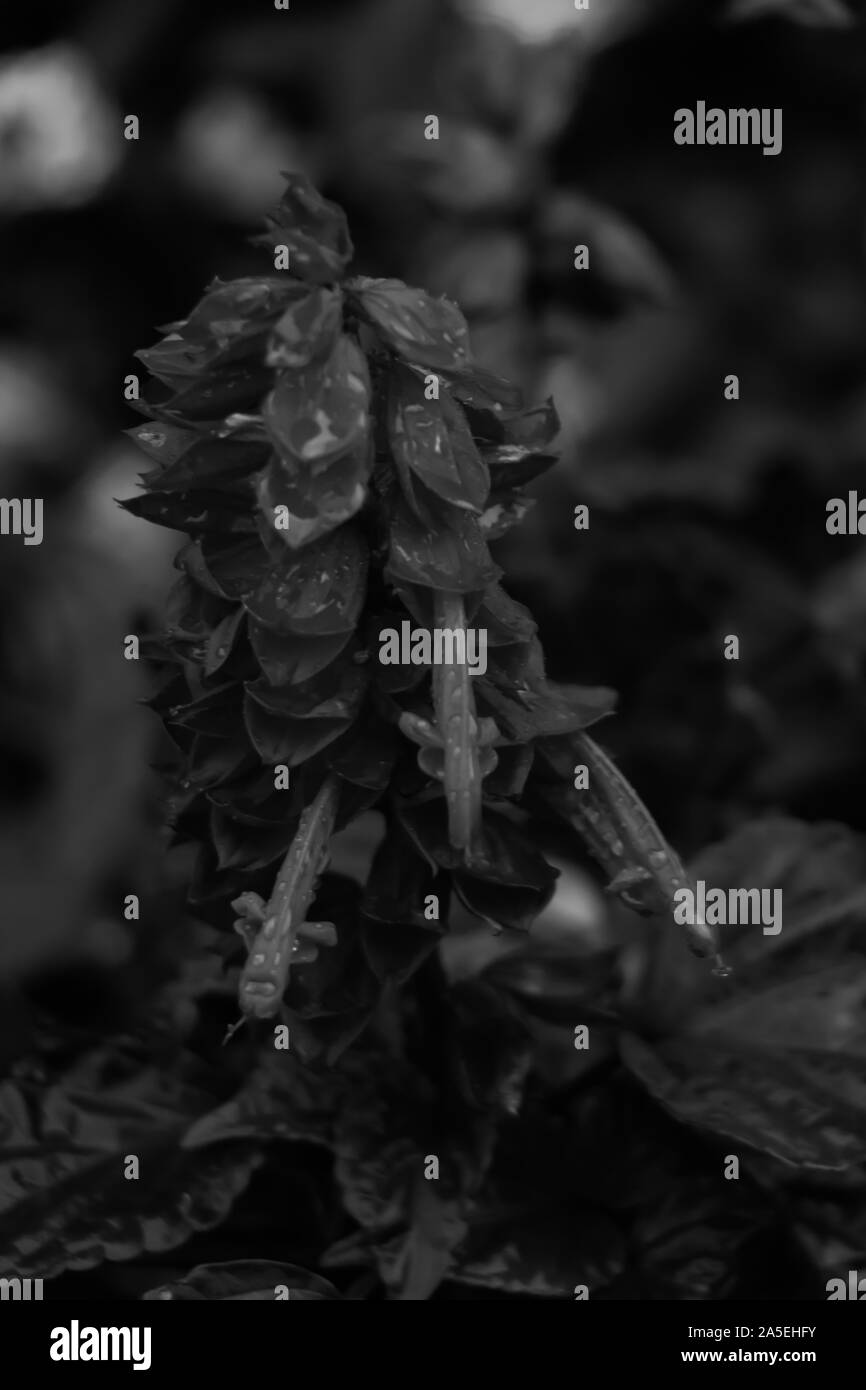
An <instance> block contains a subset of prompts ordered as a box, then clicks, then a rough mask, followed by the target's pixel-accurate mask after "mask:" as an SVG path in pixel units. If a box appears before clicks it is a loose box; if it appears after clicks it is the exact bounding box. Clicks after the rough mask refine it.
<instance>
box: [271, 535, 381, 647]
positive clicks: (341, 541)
mask: <svg viewBox="0 0 866 1390" xmlns="http://www.w3.org/2000/svg"><path fill="white" fill-rule="evenodd" d="M367 566H368V552H367V547H366V544H365V542H364V540H363V539H362V537H361V534H360V532H359V531H357V530H355V529H354V528H353V527H352V526H350V525H347V526H342V527H341V528H340V529H339V530H338V531H335V532H333V533H331V534H330V535H328V536H327V537H323V538H322V540H321V542H320V543H319V545H317V546H316V548H315V550H312V549H307V550H301V551H298V552H296V553H295V554H289V555H287V556H286V558H285V561H284V562H283V563H282V564H281V565H278V566H276V565H275V566H273V567H272V568H271V569H270V570H269V571H268V572H267V574H266V575H265V578H264V579H263V580H262V582H261V584H260V585H259V587H258V589H257V590H256V592H255V593H254V594H251V595H249V596H247V597H246V598H245V599H244V606H245V607H246V609H247V612H248V613H249V614H250V616H251V617H253V618H255V619H256V620H257V621H258V622H259V623H261V624H262V625H263V626H264V627H266V628H269V629H270V630H271V631H272V632H275V633H277V634H278V635H279V636H282V637H286V636H289V635H290V634H297V635H298V636H299V637H332V636H335V635H336V634H338V633H348V632H352V631H353V630H354V628H355V626H356V625H357V622H358V618H359V616H360V613H361V609H362V606H363V603H364V595H365V589H366V580H367Z"/></svg>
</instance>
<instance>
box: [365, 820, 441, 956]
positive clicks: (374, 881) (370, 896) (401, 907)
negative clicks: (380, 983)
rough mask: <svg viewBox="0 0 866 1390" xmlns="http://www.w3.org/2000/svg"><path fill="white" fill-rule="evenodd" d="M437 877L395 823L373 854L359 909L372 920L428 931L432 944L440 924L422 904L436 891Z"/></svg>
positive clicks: (428, 938)
mask: <svg viewBox="0 0 866 1390" xmlns="http://www.w3.org/2000/svg"><path fill="white" fill-rule="evenodd" d="M437 880H438V873H437V871H436V870H434V869H433V868H432V867H431V866H430V864H429V862H428V861H427V859H426V858H425V857H424V856H423V855H420V854H419V853H418V852H417V850H416V849H415V847H414V844H413V842H412V840H411V839H410V838H409V837H408V836H407V835H406V834H405V832H404V831H403V830H402V829H401V828H400V825H399V823H396V824H394V825H392V826H389V829H388V833H387V834H386V836H385V838H384V840H383V841H382V843H381V844H380V845H379V847H378V848H377V850H376V853H375V855H374V856H373V863H372V864H371V866H370V872H369V875H368V877H367V886H366V888H365V891H364V897H363V900H362V903H361V911H362V912H363V913H364V915H365V916H366V917H369V918H371V919H372V920H373V921H374V922H381V923H386V924H388V925H389V926H393V925H394V924H400V925H401V926H404V927H417V928H418V929H419V930H422V931H425V932H426V933H427V940H428V942H429V941H430V940H431V939H432V940H433V941H434V943H435V939H436V937H435V933H436V932H437V931H440V930H441V927H440V925H439V923H438V922H431V921H429V920H428V918H426V917H425V916H424V903H425V899H426V898H427V897H428V895H429V894H430V893H435V892H436V891H437V887H436V885H437ZM441 907H442V904H441V903H440V910H441ZM391 935H392V936H393V935H395V934H394V933H391ZM374 939H375V940H377V941H378V940H380V939H382V938H380V937H375V938H374Z"/></svg>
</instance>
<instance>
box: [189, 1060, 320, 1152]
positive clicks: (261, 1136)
mask: <svg viewBox="0 0 866 1390" xmlns="http://www.w3.org/2000/svg"><path fill="white" fill-rule="evenodd" d="M345 1087H346V1080H345V1078H344V1077H343V1076H342V1075H341V1074H340V1073H339V1072H337V1071H313V1070H311V1069H310V1068H308V1067H305V1066H304V1065H303V1064H302V1063H301V1062H300V1061H298V1059H297V1057H295V1056H294V1055H293V1053H292V1052H284V1051H279V1052H278V1051H277V1050H276V1049H275V1048H273V1047H267V1048H262V1049H260V1050H259V1051H258V1052H257V1054H256V1060H255V1064H254V1066H253V1067H252V1069H251V1070H250V1071H249V1072H248V1074H247V1075H246V1076H245V1078H244V1081H243V1084H242V1085H241V1086H240V1087H239V1088H238V1090H237V1091H236V1093H235V1094H234V1095H233V1096H232V1097H230V1098H229V1099H228V1100H226V1101H224V1102H223V1104H221V1105H219V1106H217V1107H215V1108H214V1109H212V1110H210V1111H208V1112H207V1113H205V1114H203V1115H201V1116H200V1118H199V1119H197V1120H196V1121H195V1122H194V1123H193V1124H191V1125H190V1126H189V1128H188V1129H187V1131H186V1133H185V1134H184V1136H183V1139H182V1147H183V1149H184V1150H189V1151H190V1152H194V1153H200V1152H201V1151H202V1150H204V1151H208V1150H209V1149H210V1148H212V1147H213V1146H214V1145H216V1144H227V1143H232V1144H236V1143H238V1142H239V1141H244V1142H247V1141H249V1140H252V1139H255V1140H260V1141H261V1140H267V1139H283V1140H287V1141H291V1142H292V1143H302V1144H315V1145H318V1146H326V1147H329V1146H330V1145H331V1144H332V1143H333V1130H334V1124H335V1122H336V1120H337V1117H338V1115H339V1113H340V1111H341V1109H342V1106H343V1103H344V1091H345Z"/></svg>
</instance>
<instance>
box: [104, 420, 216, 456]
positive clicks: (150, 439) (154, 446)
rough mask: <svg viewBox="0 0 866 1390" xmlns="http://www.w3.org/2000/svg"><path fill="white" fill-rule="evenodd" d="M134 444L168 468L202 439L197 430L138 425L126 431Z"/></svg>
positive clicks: (170, 426) (169, 426)
mask: <svg viewBox="0 0 866 1390" xmlns="http://www.w3.org/2000/svg"><path fill="white" fill-rule="evenodd" d="M123 433H124V434H125V435H127V436H128V437H129V438H130V439H131V440H132V442H133V443H134V444H136V445H137V446H138V448H139V449H141V450H142V452H143V453H145V454H147V456H148V457H149V458H152V459H155V460H156V462H157V463H159V464H162V465H165V466H166V467H167V466H169V465H171V464H173V463H175V462H176V461H177V459H179V458H180V457H181V455H182V454H184V453H185V452H186V451H187V449H188V448H189V447H190V445H191V444H194V443H195V441H196V440H198V439H200V438H201V435H199V434H197V433H196V431H195V430H185V429H181V427H180V426H179V425H154V424H153V423H150V424H147V425H136V426H135V428H134V429H131V430H124V431H123Z"/></svg>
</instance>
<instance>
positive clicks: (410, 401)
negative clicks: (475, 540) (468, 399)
mask: <svg viewBox="0 0 866 1390" xmlns="http://www.w3.org/2000/svg"><path fill="white" fill-rule="evenodd" d="M388 437H389V440H390V444H391V451H392V454H393V456H394V461H395V463H396V465H397V468H398V471H399V470H400V469H401V468H402V469H408V470H410V471H411V472H412V473H414V474H416V476H417V477H419V478H420V479H421V481H422V482H423V483H424V485H425V486H426V487H428V488H429V489H430V491H431V492H434V493H436V495H437V497H441V498H442V499H443V500H444V501H446V502H451V503H452V504H453V505H454V506H456V507H464V508H466V509H468V510H469V511H474V512H480V511H481V510H482V508H483V506H484V503H485V501H486V500H487V494H488V492H489V491H490V478H489V475H488V472H487V469H486V467H485V465H484V463H483V462H482V460H481V458H480V456H479V453H478V450H477V449H476V447H475V444H474V442H473V440H472V435H471V434H470V432H469V426H468V425H467V423H466V418H465V416H464V415H463V414H462V412H461V411H460V408H459V406H457V405H455V404H454V402H453V401H450V400H449V398H448V397H447V396H443V397H442V398H441V399H440V400H438V401H428V400H427V399H426V398H425V394H424V386H423V383H422V382H421V380H420V379H419V378H418V376H417V375H416V374H415V373H414V372H411V371H409V370H408V368H406V367H402V366H400V365H399V364H397V365H395V366H394V367H393V368H392V370H391V372H390V373H389V378H388Z"/></svg>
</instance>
